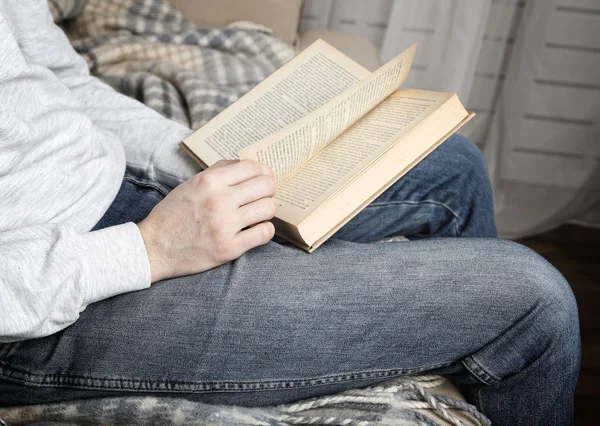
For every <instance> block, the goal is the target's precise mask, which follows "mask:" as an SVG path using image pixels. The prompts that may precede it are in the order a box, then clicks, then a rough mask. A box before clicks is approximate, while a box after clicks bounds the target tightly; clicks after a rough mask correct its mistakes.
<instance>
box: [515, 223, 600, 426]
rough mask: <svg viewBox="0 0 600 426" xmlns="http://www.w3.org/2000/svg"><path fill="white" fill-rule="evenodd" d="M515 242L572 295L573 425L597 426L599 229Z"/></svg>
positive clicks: (599, 414) (565, 231)
mask: <svg viewBox="0 0 600 426" xmlns="http://www.w3.org/2000/svg"><path fill="white" fill-rule="evenodd" d="M519 242H520V243H521V244H524V245H526V246H528V247H530V248H531V249H533V250H535V251H537V252H538V253H539V254H541V255H542V256H544V257H545V258H546V259H547V260H548V261H549V262H550V263H552V264H553V265H554V266H555V267H556V268H557V269H558V270H559V271H560V272H562V274H563V275H564V276H565V278H566V279H567V281H569V283H570V284H571V288H572V289H573V292H574V293H575V298H576V299H577V305H578V307H579V321H580V327H581V343H582V367H581V373H580V375H579V382H578V383H577V393H576V397H575V424H576V425H577V426H592V425H594V426H595V425H598V426H600V229H589V228H583V227H580V226H574V225H566V226H562V227H560V228H558V229H556V230H554V231H550V232H546V233H544V234H541V235H538V236H535V237H531V238H526V239H523V240H520V241H519Z"/></svg>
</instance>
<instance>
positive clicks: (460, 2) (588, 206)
mask: <svg viewBox="0 0 600 426" xmlns="http://www.w3.org/2000/svg"><path fill="white" fill-rule="evenodd" d="M302 26H303V28H332V29H335V30H339V31H346V32H350V33H353V34H356V35H361V36H363V37H366V38H369V39H370V40H371V41H373V43H374V44H375V45H376V46H377V47H378V48H379V49H380V52H381V58H382V60H383V61H385V60H387V59H389V58H391V57H393V56H395V55H396V54H398V53H400V52H401V51H402V50H403V49H405V48H406V47H408V46H410V45H411V44H412V43H414V42H418V43H419V47H418V49H417V56H416V58H415V61H414V66H413V70H412V71H411V74H410V76H409V78H408V81H407V82H406V83H405V85H406V86H407V87H418V88H423V89H433V90H444V91H452V92H456V93H458V94H459V96H460V98H461V100H462V101H463V102H464V103H465V105H466V106H467V107H468V109H469V110H471V111H474V112H476V113H477V117H476V118H475V120H473V121H472V122H471V123H469V124H468V125H467V127H466V128H465V129H464V130H463V131H462V133H463V134H465V135H466V136H467V137H469V138H470V139H471V140H472V141H473V142H475V143H477V144H478V145H479V146H480V147H481V148H482V149H483V151H484V153H485V155H486V159H487V161H488V166H489V169H490V175H491V178H492V183H493V187H494V198H495V204H496V215H497V217H496V220H497V224H498V229H499V231H500V233H501V235H503V236H505V237H518V236H524V235H529V234H533V233H537V232H541V231H544V230H546V229H550V228H552V227H554V226H557V225H558V224H560V223H563V222H565V221H573V220H579V221H584V222H585V223H588V224H592V225H600V0H369V1H366V0H307V1H306V2H305V7H304V10H303V19H302Z"/></svg>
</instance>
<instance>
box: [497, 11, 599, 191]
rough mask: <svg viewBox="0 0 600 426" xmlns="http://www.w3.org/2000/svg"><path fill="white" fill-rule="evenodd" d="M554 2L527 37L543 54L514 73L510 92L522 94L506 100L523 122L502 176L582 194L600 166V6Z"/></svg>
mask: <svg viewBox="0 0 600 426" xmlns="http://www.w3.org/2000/svg"><path fill="white" fill-rule="evenodd" d="M550 3H552V5H551V7H549V9H548V10H547V11H545V13H546V15H545V16H540V14H539V13H535V11H532V13H531V17H530V19H531V20H532V21H536V22H544V25H542V26H540V30H542V31H540V32H539V34H538V35H537V36H536V35H535V34H533V33H531V32H529V33H526V34H525V40H524V41H525V42H526V43H529V44H531V42H532V41H535V43H536V46H535V47H536V51H535V52H534V54H533V55H530V56H529V57H527V56H526V54H527V52H523V54H522V55H521V58H520V60H521V62H522V64H521V66H520V69H518V70H517V69H511V79H512V80H514V86H512V84H513V82H512V81H511V82H510V85H511V86H512V87H514V88H515V89H514V90H515V91H516V92H517V93H518V92H522V95H521V101H520V102H519V97H518V96H512V97H507V98H506V99H510V100H511V102H509V103H508V104H507V107H509V108H512V109H513V110H515V111H517V112H518V115H519V116H518V117H514V118H513V119H512V120H511V122H510V123H507V126H509V125H510V126H511V127H512V129H509V130H508V131H507V132H506V137H507V138H510V144H506V149H507V150H508V152H507V153H506V156H505V160H504V161H503V162H502V164H501V167H500V173H501V174H500V176H501V178H503V179H504V180H513V181H519V182H528V183H533V184H543V185H553V186H557V187H564V188H577V187H580V186H583V185H584V184H585V183H586V181H587V180H588V179H589V178H590V176H592V174H593V173H594V171H595V170H598V167H599V166H600V1H598V0H555V1H554V2H550ZM532 23H533V22H532ZM507 83H509V82H507ZM511 86H509V85H508V84H507V87H506V88H505V90H510V89H511ZM498 121H499V118H497V119H496V122H498Z"/></svg>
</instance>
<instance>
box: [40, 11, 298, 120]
mask: <svg viewBox="0 0 600 426" xmlns="http://www.w3.org/2000/svg"><path fill="white" fill-rule="evenodd" d="M49 6H50V10H51V12H52V15H53V17H54V20H55V22H57V23H58V24H59V25H61V26H62V28H63V29H64V30H65V33H66V34H67V36H68V37H69V40H70V41H71V44H72V45H73V47H74V48H75V50H76V51H77V52H78V53H79V54H80V55H81V56H83V58H84V59H85V60H86V61H87V63H88V67H89V69H90V71H91V73H92V74H94V75H96V76H98V77H100V78H101V79H102V80H104V81H105V82H106V83H108V84H109V85H111V86H112V87H113V88H115V89H116V90H117V91H119V92H121V93H124V94H126V95H128V96H131V97H133V98H135V99H137V100H139V101H140V102H142V103H144V104H146V105H148V106H149V107H150V108H152V109H154V110H156V111H157V112H159V113H160V114H162V115H164V116H165V117H168V118H170V119H172V120H175V121H177V122H179V123H181V124H183V125H185V126H187V127H190V128H192V129H197V128H199V127H200V126H202V125H203V124H205V123H206V122H207V121H209V120H210V119H211V118H213V117H214V116H215V115H217V114H218V113H219V112H221V111H222V110H223V109H225V108H226V107H227V106H228V105H229V104H231V103H232V102H233V101H235V100H236V99H238V98H239V97H240V96H241V95H243V94H244V93H246V92H247V91H248V90H249V89H251V88H252V87H253V86H255V85H256V84H257V83H259V82H260V81H262V80H263V79H264V78H265V77H267V76H268V75H269V74H271V73H272V72H273V71H275V70H276V69H277V68H279V67H280V66H281V65H283V63H285V62H286V61H287V60H288V59H290V58H291V57H292V56H293V54H294V51H293V49H292V47H291V46H289V45H287V44H285V43H284V42H282V41H281V40H279V39H278V38H277V37H275V36H273V35H272V34H271V33H270V30H268V29H266V28H264V27H261V26H258V25H255V24H251V23H237V24H234V25H231V26H229V27H226V28H198V27H196V26H195V25H193V24H192V23H190V22H189V21H187V20H186V19H185V18H184V17H183V15H182V14H181V13H180V12H179V11H178V10H177V9H175V8H174V7H173V6H171V5H170V4H169V2H168V1H167V0H49Z"/></svg>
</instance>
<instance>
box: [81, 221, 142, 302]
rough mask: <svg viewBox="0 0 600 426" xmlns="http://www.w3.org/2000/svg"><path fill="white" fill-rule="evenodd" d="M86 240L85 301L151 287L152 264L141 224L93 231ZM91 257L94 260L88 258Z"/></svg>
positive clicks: (84, 264) (95, 300)
mask: <svg viewBox="0 0 600 426" xmlns="http://www.w3.org/2000/svg"><path fill="white" fill-rule="evenodd" d="M87 237H88V238H86V242H85V248H84V249H83V250H84V252H85V253H86V256H85V257H88V258H87V259H86V260H87V261H84V262H83V264H82V269H83V270H82V274H83V277H84V279H83V281H82V282H85V283H89V284H90V286H89V287H87V288H85V289H83V294H84V303H83V306H82V308H84V307H85V306H87V305H89V304H90V303H94V302H97V301H99V300H102V299H107V298H109V297H112V296H116V295H117V294H121V293H127V292H130V291H136V290H142V289H145V288H148V287H150V284H151V282H150V281H151V274H150V263H149V260H148V255H147V253H146V247H145V246H144V241H143V240H142V236H141V234H140V231H139V229H138V227H137V226H136V225H135V224H134V223H131V222H130V223H125V224H123V225H117V226H111V227H109V228H105V229H101V230H99V231H93V232H90V233H89V234H88V235H87ZM89 257H92V259H89Z"/></svg>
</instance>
